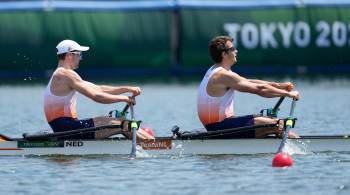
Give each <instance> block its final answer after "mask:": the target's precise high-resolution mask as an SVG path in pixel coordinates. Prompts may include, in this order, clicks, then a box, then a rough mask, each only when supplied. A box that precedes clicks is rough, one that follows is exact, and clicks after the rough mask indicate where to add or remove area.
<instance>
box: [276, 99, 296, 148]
mask: <svg viewBox="0 0 350 195" xmlns="http://www.w3.org/2000/svg"><path fill="white" fill-rule="evenodd" d="M295 103H296V100H295V99H293V101H292V105H291V107H290V112H289V116H288V119H287V122H286V123H285V124H284V125H285V127H284V128H285V130H284V134H283V138H282V142H281V144H280V146H279V147H278V150H277V153H280V152H282V150H283V148H284V146H285V144H286V142H287V139H288V134H289V130H290V129H291V128H292V125H293V121H289V120H292V119H291V118H292V117H293V114H294V109H295Z"/></svg>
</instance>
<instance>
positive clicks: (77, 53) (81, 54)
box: [70, 51, 83, 60]
mask: <svg viewBox="0 0 350 195" xmlns="http://www.w3.org/2000/svg"><path fill="white" fill-rule="evenodd" d="M70 53H72V54H74V55H79V57H80V60H82V59H83V53H82V52H80V51H71V52H70Z"/></svg>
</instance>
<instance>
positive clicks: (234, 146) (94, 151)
mask: <svg viewBox="0 0 350 195" xmlns="http://www.w3.org/2000/svg"><path fill="white" fill-rule="evenodd" d="M280 142H281V139H279V138H275V137H271V138H260V139H256V138H254V139H197V138H195V139H176V138H173V137H157V138H156V139H155V140H153V141H142V142H138V143H137V145H138V150H143V151H144V152H146V153H147V154H150V155H162V154H166V155H167V154H169V155H181V154H185V155H188V154H189V155H193V154H195V155H197V154H203V155H216V154H262V153H274V152H276V148H277V147H278V145H279V144H280ZM289 142H290V144H293V145H296V146H297V147H301V148H302V149H303V150H305V151H306V152H350V138H349V137H348V136H347V135H338V136H302V137H301V138H297V139H290V141H289ZM130 145H131V140H127V139H124V138H109V139H104V140H57V141H46V140H45V141H38V140H25V139H18V140H12V141H1V142H0V155H101V154H112V155H126V154H129V153H130Z"/></svg>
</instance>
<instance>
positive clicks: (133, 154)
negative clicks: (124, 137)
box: [130, 105, 137, 159]
mask: <svg viewBox="0 0 350 195" xmlns="http://www.w3.org/2000/svg"><path fill="white" fill-rule="evenodd" d="M130 112H131V130H132V144H131V153H130V158H131V159H134V158H136V131H137V123H136V121H135V117H134V106H133V105H130Z"/></svg>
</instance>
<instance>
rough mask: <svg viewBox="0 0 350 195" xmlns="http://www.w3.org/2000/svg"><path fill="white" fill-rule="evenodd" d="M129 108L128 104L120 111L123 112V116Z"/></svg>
mask: <svg viewBox="0 0 350 195" xmlns="http://www.w3.org/2000/svg"><path fill="white" fill-rule="evenodd" d="M128 109H129V104H126V105H125V106H124V108H123V110H122V111H121V112H120V114H121V115H122V116H125V113H126V111H128Z"/></svg>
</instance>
